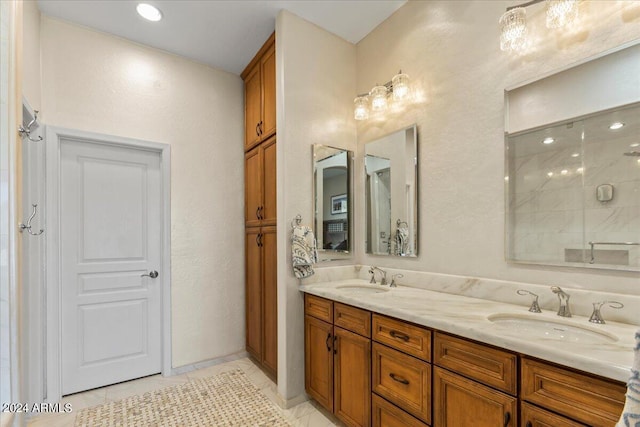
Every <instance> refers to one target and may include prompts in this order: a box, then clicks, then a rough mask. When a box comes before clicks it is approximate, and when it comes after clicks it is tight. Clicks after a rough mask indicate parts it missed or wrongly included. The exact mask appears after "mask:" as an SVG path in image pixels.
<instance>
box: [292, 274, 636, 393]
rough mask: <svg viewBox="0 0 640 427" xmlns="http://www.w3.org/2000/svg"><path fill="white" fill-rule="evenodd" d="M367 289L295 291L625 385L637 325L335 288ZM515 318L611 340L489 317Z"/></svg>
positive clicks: (403, 292) (433, 296)
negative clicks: (542, 331) (546, 331)
mask: <svg viewBox="0 0 640 427" xmlns="http://www.w3.org/2000/svg"><path fill="white" fill-rule="evenodd" d="M345 285H356V286H376V287H379V288H382V287H381V286H380V285H368V283H367V281H366V280H362V279H348V280H341V281H333V282H322V283H314V284H307V285H301V286H300V288H299V289H300V290H301V291H302V292H305V293H309V294H312V295H317V296H320V297H324V298H327V299H331V300H334V301H338V302H342V303H344V304H348V305H352V306H355V307H360V308H363V309H366V310H371V311H373V312H376V313H380V314H385V315H388V316H391V317H395V318H398V319H402V320H406V321H409V322H413V323H416V324H419V325H423V326H427V327H429V328H434V329H437V330H440V331H442V332H449V333H451V334H455V335H459V336H462V337H465V338H469V339H472V340H476V341H480V342H484V343H486V344H491V345H494V346H497V347H501V348H504V349H506V350H510V351H513V352H517V353H522V354H526V355H529V356H533V357H537V358H540V359H543V360H547V361H549V362H554V363H558V364H560V365H564V366H568V367H571V368H574V369H579V370H582V371H585V372H590V373H592V374H596V375H600V376H603V377H606V378H610V379H613V380H617V381H622V382H625V383H626V382H627V381H628V379H629V377H630V376H631V365H632V364H633V346H634V344H635V341H634V337H635V332H636V330H638V326H635V325H627V324H623V323H616V322H607V324H604V325H597V324H593V323H590V322H589V321H588V319H587V318H586V317H582V316H574V317H572V318H562V317H558V316H557V315H556V313H555V312H551V311H548V310H545V311H543V313H539V314H536V313H530V312H529V311H528V307H525V306H521V305H513V304H507V303H503V302H496V301H489V300H484V299H479V298H471V297H466V296H461V295H453V294H447V293H442V292H435V291H429V290H424V289H418V288H412V287H408V286H399V287H397V288H388V287H385V289H389V290H388V291H387V292H380V293H369V292H366V289H365V290H364V291H359V290H357V289H356V290H347V289H340V288H339V287H340V286H345ZM496 315H499V316H500V317H510V316H517V317H523V318H533V319H544V320H545V321H548V322H553V323H556V322H557V323H562V324H567V325H573V326H579V327H581V328H586V329H588V330H591V331H594V332H599V333H602V334H604V335H608V336H610V337H616V338H614V339H606V338H605V339H603V340H602V341H601V342H598V343H592V342H589V340H581V339H580V338H578V339H576V340H573V341H572V342H565V341H561V340H558V339H553V338H548V337H545V336H539V334H538V336H535V337H533V336H531V335H527V334H526V333H525V332H523V331H520V330H516V329H510V328H508V327H505V326H501V325H497V324H495V323H493V322H491V321H490V320H489V317H490V316H496ZM605 318H606V314H605Z"/></svg>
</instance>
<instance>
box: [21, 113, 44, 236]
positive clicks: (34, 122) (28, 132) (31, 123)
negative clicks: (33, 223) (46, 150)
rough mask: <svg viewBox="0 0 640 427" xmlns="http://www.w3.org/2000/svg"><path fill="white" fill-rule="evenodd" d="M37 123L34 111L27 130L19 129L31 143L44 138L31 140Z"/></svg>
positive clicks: (36, 115) (39, 137)
mask: <svg viewBox="0 0 640 427" xmlns="http://www.w3.org/2000/svg"><path fill="white" fill-rule="evenodd" d="M37 122H38V110H33V119H32V120H31V121H30V122H29V124H28V125H27V128H26V129H25V127H24V126H22V125H20V126H19V127H18V132H19V133H20V135H22V136H25V135H26V137H27V139H28V140H29V141H31V142H38V141H42V137H41V136H38V139H33V138H31V131H32V130H33V129H31V126H33V125H35V124H36V123H37ZM30 233H31V232H30Z"/></svg>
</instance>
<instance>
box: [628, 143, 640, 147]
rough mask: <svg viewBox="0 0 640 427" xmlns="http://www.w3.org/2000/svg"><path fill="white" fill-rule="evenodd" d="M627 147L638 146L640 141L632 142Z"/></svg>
mask: <svg viewBox="0 0 640 427" xmlns="http://www.w3.org/2000/svg"><path fill="white" fill-rule="evenodd" d="M629 147H633V148H636V147H640V142H634V143H633V144H631V145H629Z"/></svg>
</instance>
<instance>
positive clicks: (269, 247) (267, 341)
mask: <svg viewBox="0 0 640 427" xmlns="http://www.w3.org/2000/svg"><path fill="white" fill-rule="evenodd" d="M260 244H261V245H262V246H261V250H262V283H263V292H262V295H263V304H262V312H263V313H264V315H263V322H264V334H263V337H262V342H263V347H262V350H263V352H262V366H263V367H264V368H265V370H266V371H267V372H268V373H270V374H271V376H272V377H274V378H275V377H277V370H278V293H277V284H278V277H277V276H278V275H277V267H278V262H277V255H276V253H277V251H276V227H263V228H262V237H261V239H260Z"/></svg>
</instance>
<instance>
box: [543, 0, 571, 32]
mask: <svg viewBox="0 0 640 427" xmlns="http://www.w3.org/2000/svg"><path fill="white" fill-rule="evenodd" d="M577 17H578V1H577V0H547V28H560V27H564V26H565V25H568V24H570V23H572V22H573V21H575V20H576V18H577Z"/></svg>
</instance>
